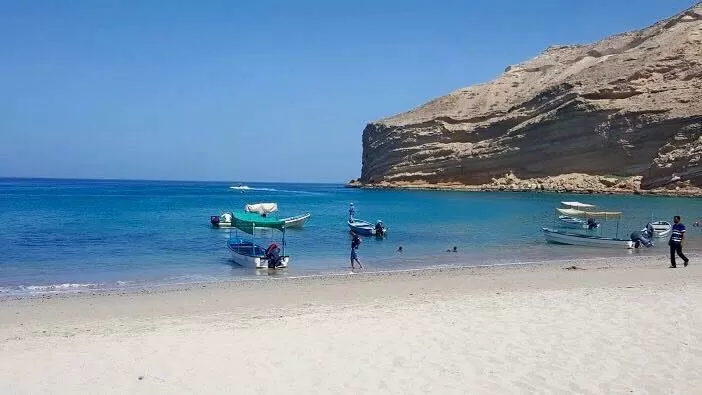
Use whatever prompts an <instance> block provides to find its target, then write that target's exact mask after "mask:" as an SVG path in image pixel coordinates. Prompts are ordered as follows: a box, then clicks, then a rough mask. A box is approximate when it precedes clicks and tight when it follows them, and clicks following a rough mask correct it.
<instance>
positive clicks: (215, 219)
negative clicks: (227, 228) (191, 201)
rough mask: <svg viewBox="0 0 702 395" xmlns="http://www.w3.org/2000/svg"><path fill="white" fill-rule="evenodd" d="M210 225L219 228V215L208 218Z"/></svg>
mask: <svg viewBox="0 0 702 395" xmlns="http://www.w3.org/2000/svg"><path fill="white" fill-rule="evenodd" d="M210 223H211V224H212V226H214V227H215V228H216V227H219V215H213V216H211V217H210Z"/></svg>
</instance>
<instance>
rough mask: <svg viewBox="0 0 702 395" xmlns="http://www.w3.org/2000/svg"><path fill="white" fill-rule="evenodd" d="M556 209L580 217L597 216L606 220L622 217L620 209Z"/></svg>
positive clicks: (570, 215)
mask: <svg viewBox="0 0 702 395" xmlns="http://www.w3.org/2000/svg"><path fill="white" fill-rule="evenodd" d="M556 211H557V212H558V213H560V214H562V215H567V216H569V217H580V218H599V219H604V220H608V219H621V218H622V217H623V215H622V213H621V212H620V211H582V210H576V209H574V208H557V209H556Z"/></svg>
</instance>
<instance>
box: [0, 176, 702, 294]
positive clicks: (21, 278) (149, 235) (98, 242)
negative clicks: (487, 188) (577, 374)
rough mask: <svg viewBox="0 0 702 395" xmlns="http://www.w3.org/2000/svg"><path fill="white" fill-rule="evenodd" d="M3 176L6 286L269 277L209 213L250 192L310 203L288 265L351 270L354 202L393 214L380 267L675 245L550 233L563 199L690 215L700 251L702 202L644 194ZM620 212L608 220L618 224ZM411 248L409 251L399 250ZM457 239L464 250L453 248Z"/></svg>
mask: <svg viewBox="0 0 702 395" xmlns="http://www.w3.org/2000/svg"><path fill="white" fill-rule="evenodd" d="M232 185H233V184H232V183H221V182H219V183H218V182H155V181H95V180H45V179H0V248H2V253H1V254H0V294H5V295H7V294H16V293H17V294H27V293H42V292H64V291H75V290H85V289H104V288H129V287H153V286H161V285H168V284H176V283H189V282H199V281H221V280H231V279H239V278H255V277H257V276H268V275H273V274H269V273H268V271H267V270H266V271H259V272H257V271H255V270H253V269H246V268H242V267H240V266H238V265H236V264H235V263H233V262H232V260H231V259H230V257H229V254H228V250H227V248H226V244H225V243H226V240H227V238H228V237H229V231H227V230H217V229H212V228H211V227H210V226H209V217H210V215H218V214H220V213H221V212H223V211H225V210H226V211H229V210H238V209H241V208H243V206H244V204H246V203H257V202H276V203H278V205H279V207H280V212H281V214H283V215H294V214H299V213H302V212H306V211H309V212H311V213H312V218H311V219H310V221H309V222H308V223H307V224H306V226H305V228H304V229H301V230H289V231H288V232H287V234H286V239H287V251H286V252H287V253H289V254H290V255H291V256H292V261H291V264H290V267H289V268H288V269H287V270H285V271H283V272H282V273H280V272H277V273H276V274H275V275H276V276H297V275H308V274H318V273H344V272H348V255H349V234H348V228H347V226H346V223H345V221H346V218H347V210H348V205H349V203H350V202H354V203H355V205H356V207H357V215H356V216H357V217H358V218H361V219H366V220H368V221H375V220H378V219H382V220H383V221H384V222H385V223H386V225H387V226H388V228H389V233H388V237H387V238H386V239H384V240H376V239H375V238H366V239H365V240H364V243H363V244H362V246H361V250H360V257H361V260H362V261H363V262H364V264H365V266H366V268H367V270H370V271H378V270H403V269H409V268H419V267H430V266H441V265H449V266H451V265H497V264H506V263H527V262H533V261H542V260H545V259H557V258H564V257H602V256H604V257H610V258H611V259H612V261H613V262H616V259H617V258H618V257H623V256H628V255H630V254H632V253H634V254H642V255H656V254H659V255H664V254H666V253H667V246H666V245H665V243H659V244H661V246H660V247H658V248H653V249H649V250H644V251H637V252H631V251H627V250H621V251H619V250H602V249H596V248H595V249H593V248H576V247H570V246H562V245H549V244H546V243H545V242H544V240H543V237H542V235H541V233H540V228H541V227H542V226H552V225H553V224H554V210H553V209H554V207H556V206H557V205H558V204H559V202H560V201H562V200H580V201H585V202H587V203H594V204H597V205H599V206H600V207H602V208H603V209H608V210H621V211H624V213H625V218H624V220H622V221H621V223H620V224H619V235H620V236H623V237H628V234H629V233H630V232H631V231H633V230H636V229H640V228H641V227H642V226H643V225H645V224H646V222H648V221H649V220H650V219H651V217H654V218H656V219H670V218H671V217H672V216H673V215H675V214H680V215H682V216H683V217H684V221H683V222H685V223H687V224H688V228H689V229H690V232H689V233H690V241H689V243H688V249H690V250H694V249H696V246H697V245H698V244H699V242H698V240H700V237H699V234H700V233H701V232H700V231H699V228H694V227H692V226H691V225H692V223H693V222H694V220H696V219H697V216H698V215H702V213H701V212H700V208H701V206H700V200H698V199H690V198H664V197H641V196H583V195H564V194H546V193H539V194H530V193H461V192H422V191H384V190H359V189H346V188H343V186H341V185H330V184H270V183H246V187H247V188H243V189H242V188H239V189H232V188H230V187H231V186H232ZM616 231H617V227H616V222H615V223H609V224H607V225H606V226H604V227H603V229H602V232H603V233H604V234H605V235H614V234H615V233H616ZM399 246H402V247H403V250H404V252H403V253H398V252H396V251H397V248H398V247H399ZM453 246H456V247H457V248H458V253H449V252H446V250H447V249H450V248H452V247H453Z"/></svg>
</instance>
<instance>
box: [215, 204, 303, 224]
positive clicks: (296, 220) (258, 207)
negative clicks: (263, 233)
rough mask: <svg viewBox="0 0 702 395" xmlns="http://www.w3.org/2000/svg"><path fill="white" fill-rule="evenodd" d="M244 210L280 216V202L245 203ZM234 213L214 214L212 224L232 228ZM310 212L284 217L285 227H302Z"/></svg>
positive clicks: (265, 215) (266, 215)
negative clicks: (278, 214) (278, 213)
mask: <svg viewBox="0 0 702 395" xmlns="http://www.w3.org/2000/svg"><path fill="white" fill-rule="evenodd" d="M244 211H245V212H247V213H255V214H258V215H260V216H261V217H264V218H265V217H269V218H276V219H277V218H278V217H277V214H276V213H277V211H278V204H276V203H256V204H247V205H244ZM232 215H233V214H232V213H231V212H224V213H222V214H220V215H213V216H211V217H210V224H211V225H212V227H214V228H231V226H232ZM310 216H311V214H310V213H304V214H299V215H294V216H292V217H286V218H282V219H281V221H284V222H285V227H286V228H287V229H291V228H293V229H294V228H302V227H303V226H305V223H306V222H307V220H308V219H309V218H310Z"/></svg>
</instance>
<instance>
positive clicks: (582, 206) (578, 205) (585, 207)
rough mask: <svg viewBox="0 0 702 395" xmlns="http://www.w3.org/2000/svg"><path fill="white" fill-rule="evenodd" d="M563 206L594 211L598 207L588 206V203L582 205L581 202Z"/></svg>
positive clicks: (563, 204) (562, 203)
mask: <svg viewBox="0 0 702 395" xmlns="http://www.w3.org/2000/svg"><path fill="white" fill-rule="evenodd" d="M561 205H562V206H563V207H566V208H575V209H580V210H583V209H593V208H595V207H597V206H595V205H594V204H587V203H580V202H561Z"/></svg>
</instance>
